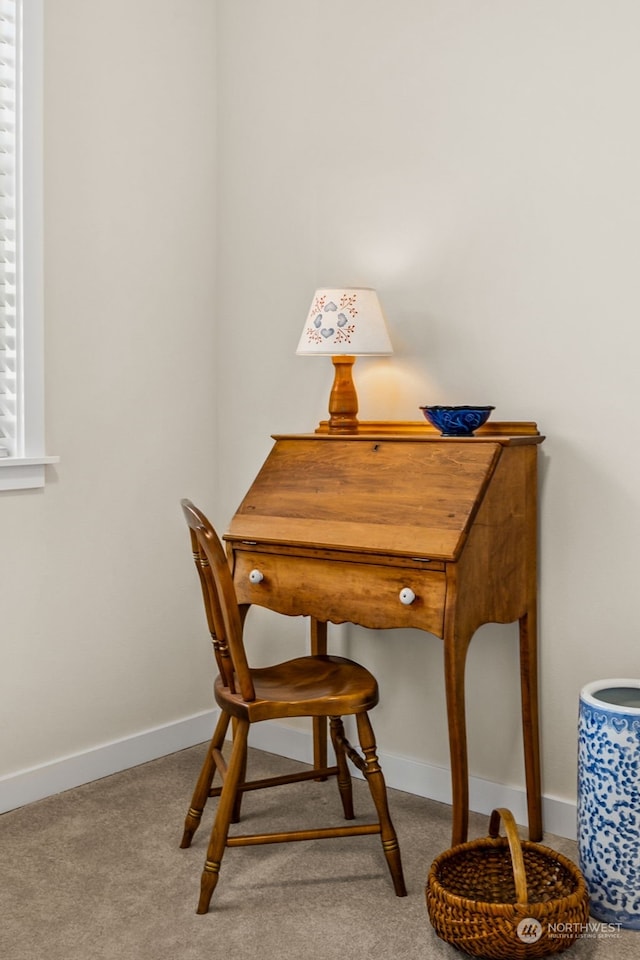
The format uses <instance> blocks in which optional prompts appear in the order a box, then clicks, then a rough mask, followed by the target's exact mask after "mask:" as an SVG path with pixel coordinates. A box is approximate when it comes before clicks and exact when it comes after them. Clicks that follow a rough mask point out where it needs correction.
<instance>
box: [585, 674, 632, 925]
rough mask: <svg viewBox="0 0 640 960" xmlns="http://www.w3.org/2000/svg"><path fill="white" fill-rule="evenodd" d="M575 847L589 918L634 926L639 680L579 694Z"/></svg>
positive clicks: (598, 685)
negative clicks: (576, 848)
mask: <svg viewBox="0 0 640 960" xmlns="http://www.w3.org/2000/svg"><path fill="white" fill-rule="evenodd" d="M578 732H579V738H578V851H579V858H580V869H581V870H582V872H583V874H584V878H585V880H586V883H587V887H588V889H589V896H590V899H591V914H592V916H594V917H595V918H596V919H597V920H602V921H604V922H606V923H617V924H620V926H622V927H629V928H631V929H633V930H640V680H597V681H595V682H594V683H589V684H587V686H586V687H584V688H583V689H582V691H581V693H580V714H579V721H578Z"/></svg>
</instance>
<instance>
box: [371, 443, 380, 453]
mask: <svg viewBox="0 0 640 960" xmlns="http://www.w3.org/2000/svg"><path fill="white" fill-rule="evenodd" d="M379 449H380V444H379V443H374V445H373V452H374V453H377V452H378V450H379Z"/></svg>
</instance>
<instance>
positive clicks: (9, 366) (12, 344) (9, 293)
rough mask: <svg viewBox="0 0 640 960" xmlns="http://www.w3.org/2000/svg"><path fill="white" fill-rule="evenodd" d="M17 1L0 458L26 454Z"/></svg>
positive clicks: (4, 23) (0, 64)
mask: <svg viewBox="0 0 640 960" xmlns="http://www.w3.org/2000/svg"><path fill="white" fill-rule="evenodd" d="M19 12H20V11H19V9H18V0H0V457H17V456H21V455H23V453H24V437H23V436H22V431H21V425H22V416H21V414H22V410H21V398H22V349H21V347H22V342H21V333H22V329H21V328H22V324H21V322H20V320H21V317H20V310H21V307H22V303H21V299H22V298H21V297H20V296H19V276H18V263H17V256H16V254H17V250H18V243H19V233H18V225H19V219H18V218H19V209H18V203H17V201H18V198H19V182H18V177H17V173H18V164H19V143H20V125H19V115H20V103H19V93H20V83H19V81H20V75H21V70H20V33H19V22H18V14H19Z"/></svg>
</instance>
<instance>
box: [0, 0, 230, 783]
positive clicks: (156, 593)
mask: <svg viewBox="0 0 640 960" xmlns="http://www.w3.org/2000/svg"><path fill="white" fill-rule="evenodd" d="M214 13H215V11H214V7H213V5H212V4H211V3H209V2H207V0H185V2H181V3H179V4H176V3H173V2H169V0H110V2H109V3H108V4H105V3H103V2H100V0H45V18H46V19H45V238H44V245H45V251H44V252H45V272H46V290H45V310H46V316H45V323H46V378H47V429H48V434H47V446H48V452H49V453H52V454H57V455H59V456H60V463H59V465H57V466H56V467H55V469H52V468H47V475H48V478H49V482H48V484H47V487H46V489H45V490H44V491H29V492H23V493H20V494H13V493H5V494H2V495H0V518H1V519H0V523H1V526H2V547H1V549H0V589H1V592H2V651H3V652H2V670H0V713H1V714H2V722H1V723H0V727H1V728H2V731H3V732H2V738H1V747H0V774H6V775H8V774H11V773H14V772H16V771H22V770H24V769H26V768H29V767H32V766H37V765H39V764H45V763H48V762H50V761H54V760H57V759H59V758H60V757H65V756H67V755H70V754H74V753H77V752H80V751H85V750H90V749H91V748H92V747H94V746H95V745H98V744H103V743H107V742H112V741H116V740H118V739H120V738H123V737H128V736H131V735H133V734H135V733H138V732H139V731H141V730H145V729H148V728H152V727H155V726H158V725H162V724H164V723H169V722H171V721H172V720H175V719H179V718H183V717H185V716H187V715H190V714H192V713H195V712H197V711H198V710H203V709H206V708H208V707H209V705H210V682H209V678H208V676H207V670H208V668H209V660H210V655H209V651H208V650H207V648H206V644H205V643H204V642H203V638H202V622H201V617H200V616H199V610H198V609H197V608H196V606H195V604H194V603H193V602H192V601H193V600H194V598H196V596H197V595H196V591H195V588H196V584H195V575H194V574H193V571H192V569H191V566H190V561H189V555H188V545H187V539H186V535H185V533H184V531H183V529H182V521H181V517H180V513H179V505H178V501H179V498H180V497H181V496H185V495H191V496H193V497H194V498H200V499H202V498H204V497H205V495H210V493H211V491H212V489H213V487H214V485H215V460H214V456H213V453H214V448H215V440H216V380H215V311H214V294H215V288H214V269H215V257H214V229H215V190H214V184H215V137H214V131H215V75H214V71H215V57H214V49H215V30H214V26H215V24H214Z"/></svg>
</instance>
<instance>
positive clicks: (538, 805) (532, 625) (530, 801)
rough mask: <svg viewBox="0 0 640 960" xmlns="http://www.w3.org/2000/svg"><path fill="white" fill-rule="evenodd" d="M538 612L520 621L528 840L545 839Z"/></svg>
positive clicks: (531, 611)
mask: <svg viewBox="0 0 640 960" xmlns="http://www.w3.org/2000/svg"><path fill="white" fill-rule="evenodd" d="M536 619H537V618H536V610H535V607H532V608H531V609H530V610H529V612H528V613H526V614H525V615H524V617H522V618H521V619H520V688H521V696H522V739H523V742H524V770H525V779H526V785H527V813H528V815H529V839H530V840H533V841H539V840H542V797H541V778H540V735H539V730H538V656H537V629H536Z"/></svg>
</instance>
